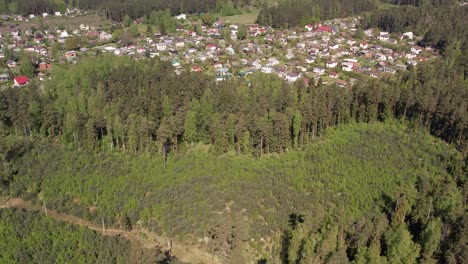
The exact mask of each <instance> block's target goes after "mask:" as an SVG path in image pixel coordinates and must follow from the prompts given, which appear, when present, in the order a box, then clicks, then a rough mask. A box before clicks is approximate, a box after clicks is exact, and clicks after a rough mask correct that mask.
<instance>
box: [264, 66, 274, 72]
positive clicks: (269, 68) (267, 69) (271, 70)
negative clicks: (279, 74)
mask: <svg viewBox="0 0 468 264" xmlns="http://www.w3.org/2000/svg"><path fill="white" fill-rule="evenodd" d="M261 71H262V72H263V73H272V72H273V71H274V70H273V68H271V67H267V66H265V67H262V70H261Z"/></svg>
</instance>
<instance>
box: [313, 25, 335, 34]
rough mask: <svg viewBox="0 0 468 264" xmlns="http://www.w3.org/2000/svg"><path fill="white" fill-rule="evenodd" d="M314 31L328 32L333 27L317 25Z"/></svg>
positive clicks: (331, 31) (331, 30) (330, 31)
mask: <svg viewBox="0 0 468 264" xmlns="http://www.w3.org/2000/svg"><path fill="white" fill-rule="evenodd" d="M315 32H328V33H333V29H332V28H331V27H329V26H324V25H319V26H318V27H317V29H316V30H315Z"/></svg>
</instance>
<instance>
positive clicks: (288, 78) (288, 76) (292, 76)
mask: <svg viewBox="0 0 468 264" xmlns="http://www.w3.org/2000/svg"><path fill="white" fill-rule="evenodd" d="M299 77H300V75H299V74H297V73H294V72H290V73H287V74H286V77H285V79H286V81H288V82H295V81H297V79H299Z"/></svg>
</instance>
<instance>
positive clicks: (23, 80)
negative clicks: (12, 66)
mask: <svg viewBox="0 0 468 264" xmlns="http://www.w3.org/2000/svg"><path fill="white" fill-rule="evenodd" d="M14 82H15V86H17V87H21V86H24V85H26V84H28V82H29V79H28V77H26V76H24V75H21V76H18V77H15V79H14Z"/></svg>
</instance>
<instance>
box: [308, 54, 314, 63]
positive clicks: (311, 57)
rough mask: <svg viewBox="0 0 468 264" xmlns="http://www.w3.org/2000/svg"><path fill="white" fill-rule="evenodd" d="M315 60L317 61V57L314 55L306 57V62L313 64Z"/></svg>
mask: <svg viewBox="0 0 468 264" xmlns="http://www.w3.org/2000/svg"><path fill="white" fill-rule="evenodd" d="M314 62H315V57H313V56H309V57H308V58H307V59H306V63H308V64H311V63H314Z"/></svg>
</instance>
